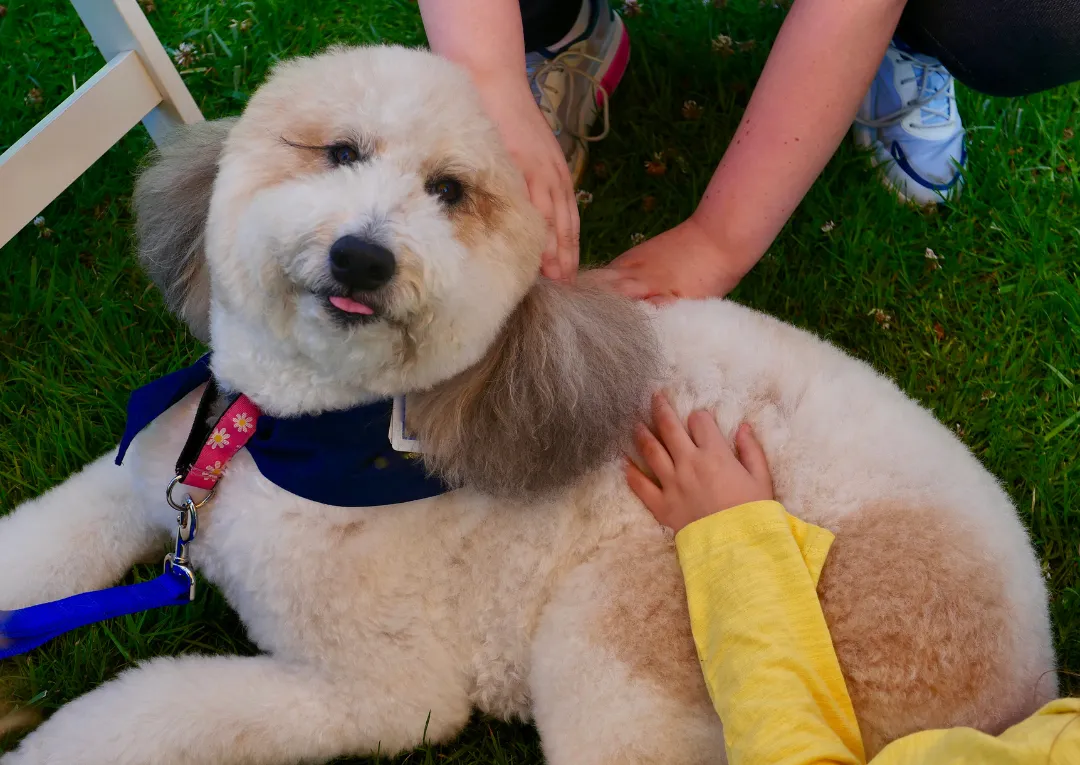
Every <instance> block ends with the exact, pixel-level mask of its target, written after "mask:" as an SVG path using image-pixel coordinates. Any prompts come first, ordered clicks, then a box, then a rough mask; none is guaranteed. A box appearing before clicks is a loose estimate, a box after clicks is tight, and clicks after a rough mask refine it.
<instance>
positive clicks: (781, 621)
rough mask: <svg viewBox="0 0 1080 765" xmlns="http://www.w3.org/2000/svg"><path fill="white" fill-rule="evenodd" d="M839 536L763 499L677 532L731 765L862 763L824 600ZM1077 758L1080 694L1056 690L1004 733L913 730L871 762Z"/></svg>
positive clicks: (1013, 762)
mask: <svg viewBox="0 0 1080 765" xmlns="http://www.w3.org/2000/svg"><path fill="white" fill-rule="evenodd" d="M832 541H833V536H832V534H830V533H829V532H828V531H826V530H824V529H820V528H818V527H816V526H811V525H809V524H807V523H804V522H802V521H800V520H798V519H796V518H793V517H792V516H790V515H788V514H787V513H786V512H785V511H784V508H783V507H782V506H781V505H780V504H778V503H776V502H754V503H751V504H748V505H743V506H741V507H737V508H732V509H730V510H725V511H724V512H722V513H717V514H715V515H711V516H709V517H707V518H703V519H702V520H700V521H697V522H695V523H692V524H690V525H689V526H687V527H686V528H685V529H683V530H682V531H680V532H679V533H678V534H677V535H676V537H675V543H676V546H677V548H678V551H679V562H680V563H681V564H682V568H683V575H684V578H685V579H686V594H687V601H688V604H689V607H690V623H691V627H692V628H693V632H694V641H695V643H696V644H697V651H698V658H699V659H700V660H701V664H702V671H703V672H704V674H705V681H706V684H707V685H708V688H709V693H710V695H711V696H712V700H713V705H714V706H715V707H716V711H717V713H718V714H719V715H720V719H721V721H722V722H723V723H724V739H725V742H726V745H727V753H728V763H729V765H758V763H761V764H762V765H765V764H768V765H812V764H817V765H823V764H824V763H838V764H839V763H843V764H845V765H846V763H863V762H865V755H864V753H863V748H862V739H861V737H860V735H859V728H858V724H857V722H856V720H855V712H854V710H853V709H852V707H851V700H850V699H849V698H848V694H847V688H846V686H845V685H844V678H843V675H841V673H840V665H839V664H838V662H837V660H836V653H835V651H834V650H833V647H832V641H831V639H830V638H829V632H828V627H827V626H826V624H825V618H824V616H823V615H822V613H821V605H820V603H819V601H818V598H817V591H816V590H817V581H818V577H819V576H820V574H821V569H822V566H823V565H824V564H825V557H826V555H827V554H828V551H829V547H830V545H831V544H832ZM1059 762H1060V763H1066V762H1068V763H1073V762H1076V763H1080V699H1076V698H1068V699H1057V700H1056V701H1052V702H1050V703H1049V704H1047V705H1046V706H1044V707H1043V708H1042V709H1041V710H1039V712H1038V713H1037V714H1035V715H1032V716H1031V717H1029V718H1028V719H1026V720H1024V721H1023V722H1021V723H1019V724H1017V725H1015V726H1013V727H1012V728H1010V729H1009V730H1007V731H1005V733H1003V734H1002V735H1001V736H998V737H997V738H995V737H993V736H989V735H987V734H985V733H981V732H979V731H976V730H973V729H971V728H955V729H952V730H933V731H924V732H921V733H915V734H912V735H910V736H905V737H904V738H902V739H900V740H898V741H894V742H893V743H892V744H890V745H889V746H887V747H886V748H885V749H884V750H882V751H881V752H880V753H879V754H878V755H877V756H876V757H875V758H874V759H873V760H872V761H871V765H926V763H933V765H968V764H970V765H976V763H979V764H981V765H1035V764H1036V763H1037V764H1038V765H1053V763H1059Z"/></svg>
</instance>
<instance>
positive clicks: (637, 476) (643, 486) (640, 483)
mask: <svg viewBox="0 0 1080 765" xmlns="http://www.w3.org/2000/svg"><path fill="white" fill-rule="evenodd" d="M626 482H627V483H628V484H629V485H630V490H631V491H632V492H634V494H636V495H637V498H638V499H640V500H641V502H642V504H643V505H645V507H646V508H648V510H649V512H650V513H652V514H653V517H654V518H656V520H658V521H659V522H660V523H664V518H665V517H666V511H665V507H664V493H663V492H662V491H661V490H660V487H659V486H657V485H656V484H655V483H653V482H652V481H651V480H650V479H649V477H648V476H647V475H645V474H644V473H642V472H641V470H640V469H639V468H638V466H637V465H635V464H634V463H633V462H631V461H630V460H629V459H628V460H627V461H626Z"/></svg>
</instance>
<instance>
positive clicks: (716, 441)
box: [687, 409, 731, 454]
mask: <svg viewBox="0 0 1080 765" xmlns="http://www.w3.org/2000/svg"><path fill="white" fill-rule="evenodd" d="M687 425H688V427H689V430H690V438H692V439H694V443H695V444H697V445H698V446H699V447H700V448H701V449H704V450H706V451H720V452H725V453H727V454H731V449H730V448H728V445H727V440H726V439H725V438H724V434H723V433H721V432H720V426H719V425H717V424H716V418H715V417H713V416H712V414H711V413H710V412H707V411H705V410H703V409H698V410H697V411H695V412H692V413H691V414H690V418H689V420H688V421H687Z"/></svg>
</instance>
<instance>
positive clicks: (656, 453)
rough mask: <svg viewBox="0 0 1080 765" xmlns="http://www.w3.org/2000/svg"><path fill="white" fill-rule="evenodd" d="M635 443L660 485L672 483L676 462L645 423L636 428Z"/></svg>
mask: <svg viewBox="0 0 1080 765" xmlns="http://www.w3.org/2000/svg"><path fill="white" fill-rule="evenodd" d="M634 445H635V446H636V447H637V450H638V453H639V454H641V457H642V459H644V460H645V464H646V465H648V466H649V470H651V471H652V472H653V475H655V476H656V479H657V480H658V481H660V485H661V486H663V485H664V484H665V483H670V482H671V479H672V478H674V477H675V463H674V462H672V460H671V455H670V454H669V453H668V450H667V449H665V448H664V445H663V444H662V443H660V442H659V441H657V440H656V436H654V435H653V434H652V431H651V430H649V429H648V428H647V427H645V426H644V425H638V426H637V427H636V428H635V429H634Z"/></svg>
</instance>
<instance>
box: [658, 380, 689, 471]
mask: <svg viewBox="0 0 1080 765" xmlns="http://www.w3.org/2000/svg"><path fill="white" fill-rule="evenodd" d="M652 413H653V423H654V424H655V426H656V432H657V434H659V436H660V439H661V440H662V441H663V442H664V446H665V447H666V448H667V450H668V452H670V453H671V457H672V458H673V459H674V460H676V461H678V460H682V459H686V458H687V456H689V455H690V453H691V452H693V450H694V442H693V441H692V440H690V434H689V433H687V432H686V428H684V427H683V424H682V420H680V419H679V415H677V414H676V413H675V410H674V409H672V407H671V404H670V403H669V402H668V400H667V397H666V396H664V395H663V394H662V393H657V394H656V395H654V396H653V404H652Z"/></svg>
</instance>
